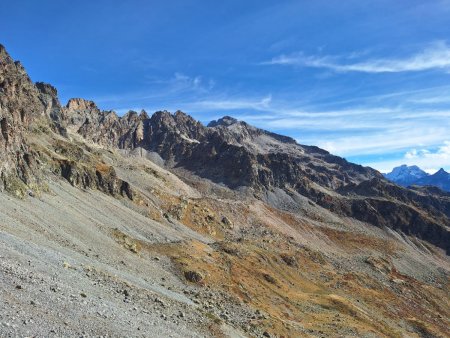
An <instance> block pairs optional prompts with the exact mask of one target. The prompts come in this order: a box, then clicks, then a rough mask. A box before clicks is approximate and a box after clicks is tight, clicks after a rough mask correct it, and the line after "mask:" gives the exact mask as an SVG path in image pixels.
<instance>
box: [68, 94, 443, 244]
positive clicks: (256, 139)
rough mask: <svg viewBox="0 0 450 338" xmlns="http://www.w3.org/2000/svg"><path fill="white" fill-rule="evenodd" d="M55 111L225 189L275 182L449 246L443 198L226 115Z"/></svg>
mask: <svg viewBox="0 0 450 338" xmlns="http://www.w3.org/2000/svg"><path fill="white" fill-rule="evenodd" d="M75 102H79V104H78V103H77V104H75ZM79 107H81V109H80V108H79ZM86 107H87V108H86ZM63 111H64V114H66V115H67V116H70V118H68V117H67V118H65V120H70V119H72V120H73V119H75V120H76V121H78V123H76V124H70V123H69V124H68V125H67V127H68V128H73V131H74V132H76V133H78V134H80V135H82V136H83V137H84V138H85V139H88V140H90V141H92V142H94V143H98V144H102V145H107V146H113V147H119V148H122V149H133V148H138V147H142V148H144V149H146V150H147V151H152V152H156V153H157V154H159V155H160V156H161V157H162V158H163V159H164V160H165V162H166V164H167V165H168V166H169V167H172V168H180V167H181V168H184V169H186V170H188V171H190V172H193V173H194V174H196V175H198V176H200V177H203V178H208V179H210V180H212V181H214V182H216V183H222V184H225V185H226V186H228V187H230V188H234V189H235V188H239V187H251V188H252V189H254V190H255V193H256V194H258V193H259V192H262V191H267V190H271V189H274V188H281V189H284V190H285V191H286V192H287V193H288V194H291V195H292V194H294V195H295V194H300V195H303V196H306V197H308V198H310V199H311V200H313V201H314V202H315V203H317V204H319V205H320V206H322V207H325V208H327V209H329V210H331V211H333V212H337V213H339V214H341V215H345V216H349V217H355V218H357V219H359V220H361V221H364V222H369V223H371V224H373V225H376V226H380V227H390V228H394V229H397V230H401V231H403V232H405V233H407V234H413V235H417V236H420V237H421V238H424V239H426V240H428V241H430V242H431V243H433V244H436V245H438V246H440V247H442V248H445V249H446V250H449V248H450V244H449V238H450V237H449V231H448V226H449V216H450V201H449V200H448V199H447V198H445V197H437V196H436V195H431V196H427V197H426V198H424V197H423V196H422V193H420V192H417V191H410V190H407V189H404V188H399V187H395V186H393V185H392V184H390V183H389V182H388V181H386V180H385V179H383V177H382V175H381V174H380V173H379V172H377V171H375V170H373V169H371V168H367V167H362V166H360V165H356V164H352V163H349V162H347V161H346V160H345V159H342V158H340V157H337V156H334V155H331V154H329V153H328V152H327V151H325V150H322V149H320V148H318V147H313V146H303V145H299V144H297V143H296V142H295V141H294V140H293V139H291V138H289V137H285V136H281V135H277V134H274V133H271V132H267V131H264V130H261V129H258V128H255V127H253V126H250V125H248V124H247V123H245V122H242V121H237V120H236V119H233V118H230V117H225V118H223V119H221V120H219V121H213V122H212V123H210V124H209V127H205V126H203V125H202V124H201V123H200V122H198V121H195V120H194V119H193V118H192V117H190V116H188V115H186V114H185V113H183V112H181V111H177V112H176V113H175V114H171V113H169V112H167V111H160V112H156V113H155V114H154V115H152V116H151V117H148V115H147V114H146V113H145V112H142V113H141V114H140V115H138V114H137V113H136V112H132V111H131V112H129V113H127V114H125V115H124V116H123V117H118V116H117V115H116V114H115V113H114V112H100V110H99V109H98V108H97V107H96V106H95V104H94V103H93V102H88V101H83V100H82V99H75V100H71V101H69V103H68V105H67V107H66V108H65V109H64V110H63ZM82 121H83V122H82ZM369 191H370V192H369ZM261 198H263V195H261ZM277 206H279V205H277ZM430 216H431V217H430Z"/></svg>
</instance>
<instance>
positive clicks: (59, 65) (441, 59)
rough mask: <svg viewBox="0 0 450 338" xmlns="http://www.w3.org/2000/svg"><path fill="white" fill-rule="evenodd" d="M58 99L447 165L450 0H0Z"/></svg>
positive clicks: (18, 47)
mask: <svg viewBox="0 0 450 338" xmlns="http://www.w3.org/2000/svg"><path fill="white" fill-rule="evenodd" d="M0 43H2V44H4V45H5V46H6V48H7V50H8V51H9V52H10V54H11V55H12V56H13V57H14V58H16V59H19V60H21V61H22V63H23V64H24V65H25V67H26V69H27V71H28V72H29V74H30V76H31V77H32V79H33V80H34V81H45V82H49V83H51V84H53V85H55V86H56V87H57V88H58V90H59V95H60V98H61V100H62V102H63V103H65V102H66V101H67V100H68V99H69V98H71V97H83V98H87V99H92V100H94V101H96V102H97V104H98V105H99V106H100V107H101V108H103V109H108V110H109V109H114V110H116V111H117V112H119V113H124V112H126V111H127V110H129V109H133V110H140V109H142V108H144V109H146V110H147V111H148V112H153V111H156V110H162V109H167V110H170V111H175V110H177V109H180V110H183V111H185V112H187V113H189V114H191V115H193V116H194V117H195V118H197V119H199V120H201V121H202V122H204V123H207V122H208V121H210V120H212V119H216V118H219V117H221V116H224V115H231V116H234V117H237V118H239V119H243V120H246V121H247V122H249V123H251V124H253V125H256V126H258V127H262V128H265V129H269V130H272V131H275V132H278V133H282V134H286V135H290V136H292V137H294V138H296V139H297V140H298V142H299V143H302V144H314V145H318V146H320V147H323V148H325V149H327V150H329V151H331V152H332V153H335V154H337V155H341V156H343V157H345V158H347V159H349V160H351V161H353V162H357V163H361V164H364V165H370V166H372V167H375V168H377V169H379V170H382V171H387V170H390V169H391V168H392V167H393V166H396V165H399V164H402V163H407V164H417V165H419V166H421V167H423V168H424V169H426V170H428V171H433V170H436V169H439V168H440V167H444V168H445V169H447V170H448V169H450V0H440V1H432V0H429V1H414V0H408V1H406V0H404V1H403V0H398V1H392V0H390V1H383V0H377V1H375V0H374V1H364V0H358V1H329V0H328V1H321V0H315V1H309V0H308V1H306V0H305V1H264V0H259V1H253V0H247V1H234V0H229V1H221V2H219V1H206V0H204V1H194V0H184V1H170V0H165V1H150V0H149V1H143V0H127V1H114V0H109V1H105V0H96V1H85V0H79V1H69V0H58V1H56V0H53V1H50V0H40V1H35V0H29V1H24V0H15V1H2V2H0Z"/></svg>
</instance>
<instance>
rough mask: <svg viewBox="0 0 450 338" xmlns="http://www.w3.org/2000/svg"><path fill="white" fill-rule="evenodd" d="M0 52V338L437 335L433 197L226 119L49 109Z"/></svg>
mask: <svg viewBox="0 0 450 338" xmlns="http://www.w3.org/2000/svg"><path fill="white" fill-rule="evenodd" d="M2 53H3V54H2V55H3V56H2V58H1V59H0V61H1V63H2V64H1V68H0V69H1V70H2V72H1V73H0V88H1V91H0V95H1V99H0V102H1V105H0V112H1V115H0V116H1V117H2V118H3V119H8V120H11V121H13V122H14V123H17V124H18V129H17V131H18V132H20V135H14V133H15V132H16V129H14V128H13V129H7V130H8V131H9V132H10V133H12V134H11V136H8V138H5V137H4V136H3V138H2V139H1V142H0V145H1V146H2V150H1V151H2V153H1V154H2V155H1V156H3V157H2V160H3V159H6V162H4V163H8V166H3V167H2V168H3V169H2V172H4V173H7V175H6V174H5V175H4V176H3V180H4V181H3V188H4V190H3V191H2V192H0V257H1V259H0V299H1V302H0V336H6V337H8V336H11V337H14V336H37V337H52V336H55V337H59V336H113V337H122V336H131V337H153V336H164V337H166V336H167V337H170V336H173V337H186V336H188V337H189V336H192V337H197V336H205V337H209V336H217V337H226V336H229V337H239V336H244V337H261V336H263V335H264V336H271V337H282V336H284V337H302V336H305V337H309V336H316V337H324V336H345V337H347V336H355V337H448V336H449V335H448V332H447V328H448V327H449V326H450V322H449V319H448V318H450V301H449V298H448V294H449V271H450V264H449V258H448V256H447V255H446V253H445V250H443V249H445V248H448V246H446V245H448V241H446V238H448V237H445V236H447V235H448V222H449V217H448V216H449V208H448V205H449V204H448V203H449V199H448V196H447V195H446V194H441V193H440V192H438V191H437V192H431V191H427V190H426V189H418V190H415V191H413V190H409V189H404V188H401V187H398V186H396V185H393V184H390V183H388V182H386V181H385V180H384V179H382V177H381V176H380V175H379V173H377V172H376V171H374V170H372V169H370V168H363V167H360V166H356V165H353V164H351V163H348V162H346V161H345V160H343V159H340V158H338V157H335V156H332V155H330V154H328V153H327V152H325V151H323V150H320V149H318V148H315V147H307V146H300V145H297V144H296V143H295V142H293V141H292V140H291V139H289V138H286V137H282V136H279V135H274V134H271V133H268V132H265V131H261V130H259V129H256V128H254V127H251V126H248V125H247V124H245V123H242V122H237V121H235V120H232V119H230V118H225V119H223V120H221V121H218V122H216V123H214V124H212V125H210V127H205V126H203V125H201V124H200V123H199V122H196V121H195V120H193V119H192V118H190V117H189V116H187V115H185V114H183V113H180V112H178V113H176V114H174V115H172V114H169V113H167V112H159V113H156V114H154V115H153V116H152V117H150V118H149V117H148V116H147V114H146V113H141V114H140V115H138V114H135V113H129V114H127V115H126V116H124V117H122V118H119V117H117V115H115V114H114V113H112V112H101V111H100V110H98V109H97V108H96V107H95V104H94V103H92V102H89V101H85V100H81V99H76V100H71V101H70V102H69V103H68V105H67V106H66V107H61V106H60V105H59V103H58V100H57V96H56V90H54V89H53V88H52V87H50V86H48V85H44V84H39V85H34V84H32V83H31V82H29V81H25V78H22V77H25V76H26V74H25V73H24V72H22V71H21V70H20V69H21V68H20V69H19V68H17V67H16V68H14V67H13V66H12V65H11V62H12V60H11V59H10V58H9V57H8V56H7V55H6V52H5V51H4V49H2ZM26 78H27V77H26ZM12 79H19V80H14V81H15V82H14V81H13V80H12ZM24 83H25V84H26V86H29V88H28V87H26V88H22V87H21V84H24ZM8 88H9V89H8ZM13 89H14V90H13ZM21 92H26V93H27V95H29V96H30V97H28V96H27V97H28V98H27V100H28V101H24V99H22V98H21V96H20V95H18V94H14V93H21ZM21 95H22V94H21ZM11 102H16V103H15V104H14V105H13V104H12V103H11ZM24 102H25V103H24ZM29 102H31V103H29ZM19 106H21V107H23V113H22V115H23V116H24V118H23V119H22V120H21V119H19V120H17V121H16V120H14V116H15V112H16V111H17V110H16V107H19ZM30 107H40V108H39V109H40V110H37V111H36V112H35V111H34V110H32V109H31V108H30ZM29 109H31V110H29ZM36 109H37V108H36ZM19 115H20V114H19ZM25 121H29V122H27V123H25ZM1 137H2V136H0V138H1ZM15 137H17V138H19V137H20V138H21V142H13V141H12V140H13V139H14V138H15ZM2 142H3V143H2ZM19 143H21V144H23V147H20V146H18V144H19ZM3 149H4V150H3ZM27 154H28V155H27ZM24 157H25V158H27V157H28V158H29V161H26V162H25V163H28V162H29V164H27V168H29V169H27V170H28V172H29V175H30V177H31V178H33V179H34V180H27V179H26V177H24V176H23V175H21V173H22V172H23V170H22V169H21V168H22V166H23V165H22V164H21V163H22V162H21V160H20V159H21V158H24ZM11 179H14V180H17V182H19V183H17V184H14V185H11V184H10V182H11V181H10V180H11ZM34 182H37V183H36V184H35V183H34ZM355 205H356V206H355ZM436 231H438V232H437V233H433V232H436ZM439 231H441V232H440V233H439ZM405 232H406V234H405ZM430 232H431V233H432V236H429V237H426V236H428V235H426V234H427V233H430ZM418 237H422V238H424V239H428V241H426V240H424V239H420V238H418ZM437 238H441V242H439V240H437ZM433 243H435V244H436V245H437V246H435V245H433Z"/></svg>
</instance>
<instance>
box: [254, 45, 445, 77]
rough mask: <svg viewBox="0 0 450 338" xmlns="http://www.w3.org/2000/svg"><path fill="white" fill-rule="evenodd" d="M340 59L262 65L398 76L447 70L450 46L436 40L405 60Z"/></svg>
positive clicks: (288, 58)
mask: <svg viewBox="0 0 450 338" xmlns="http://www.w3.org/2000/svg"><path fill="white" fill-rule="evenodd" d="M341 59H342V57H340V56H307V55H304V54H303V53H296V54H291V55H280V56H277V57H275V58H273V59H272V60H270V61H267V62H263V63H262V64H263V65H283V66H286V65H288V66H289V65H290V66H300V67H311V68H325V69H330V70H333V71H336V72H363V73H399V72H417V71H426V70H434V69H440V70H445V71H449V69H450V47H449V46H448V45H447V43H446V42H444V41H437V42H434V43H432V44H430V45H428V46H427V47H425V48H424V49H423V50H422V51H420V52H419V53H417V54H414V55H412V56H409V57H405V58H378V59H369V60H366V61H360V62H353V63H343V62H339V60H341ZM346 59H347V60H348V59H349V57H348V56H347V57H346Z"/></svg>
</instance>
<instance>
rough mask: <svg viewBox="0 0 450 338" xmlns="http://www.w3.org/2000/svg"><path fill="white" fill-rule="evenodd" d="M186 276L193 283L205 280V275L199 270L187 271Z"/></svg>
mask: <svg viewBox="0 0 450 338" xmlns="http://www.w3.org/2000/svg"><path fill="white" fill-rule="evenodd" d="M184 277H185V278H186V279H187V280H188V281H189V282H192V283H199V282H201V281H202V280H203V276H202V275H201V273H199V272H197V271H185V273H184Z"/></svg>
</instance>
